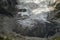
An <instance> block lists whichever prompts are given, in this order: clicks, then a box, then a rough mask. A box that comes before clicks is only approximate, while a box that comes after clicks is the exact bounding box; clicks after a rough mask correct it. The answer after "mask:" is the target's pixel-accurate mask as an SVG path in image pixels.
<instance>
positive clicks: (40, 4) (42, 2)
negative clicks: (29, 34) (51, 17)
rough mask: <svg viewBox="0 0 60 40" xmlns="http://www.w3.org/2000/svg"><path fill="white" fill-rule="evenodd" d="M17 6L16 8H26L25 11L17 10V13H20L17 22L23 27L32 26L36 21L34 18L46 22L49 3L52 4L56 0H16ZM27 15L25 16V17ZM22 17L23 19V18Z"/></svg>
mask: <svg viewBox="0 0 60 40" xmlns="http://www.w3.org/2000/svg"><path fill="white" fill-rule="evenodd" d="M18 1H19V2H18V4H20V3H23V4H20V5H17V8H18V9H21V8H23V9H26V10H27V11H26V12H18V15H19V14H21V17H22V20H21V19H20V20H18V23H19V24H21V25H23V27H29V28H30V26H34V23H36V22H35V21H34V20H38V21H40V22H42V23H44V22H48V23H50V22H49V21H47V17H48V14H49V12H50V11H51V10H50V6H49V5H51V4H53V3H54V2H55V1H56V0H18ZM26 16H27V18H25V17H26ZM23 18H24V19H23Z"/></svg>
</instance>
